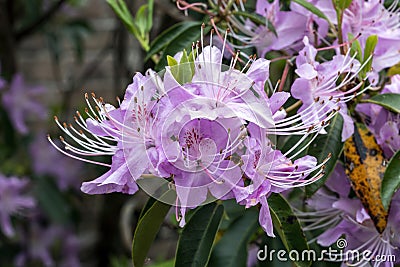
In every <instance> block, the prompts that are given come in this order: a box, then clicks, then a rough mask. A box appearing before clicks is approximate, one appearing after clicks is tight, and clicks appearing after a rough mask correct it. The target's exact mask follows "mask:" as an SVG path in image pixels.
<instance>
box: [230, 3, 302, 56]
mask: <svg viewBox="0 0 400 267" xmlns="http://www.w3.org/2000/svg"><path fill="white" fill-rule="evenodd" d="M255 12H256V13H257V14H258V15H261V16H263V17H265V19H266V22H267V23H271V24H272V27H273V28H274V29H275V30H274V31H275V32H274V31H272V30H271V29H270V27H268V26H267V25H256V24H254V23H253V22H251V21H250V20H248V19H247V20H244V21H243V20H241V19H240V18H237V17H234V16H232V17H230V22H231V24H232V26H233V27H235V28H237V29H239V30H240V31H241V32H242V34H236V33H235V31H234V30H233V29H232V30H231V33H230V34H231V35H232V36H233V37H235V38H236V39H238V40H239V41H241V42H242V43H244V44H245V45H244V46H234V47H236V48H243V47H248V46H253V47H256V48H257V52H258V53H257V54H258V55H259V56H261V57H264V56H265V54H266V53H267V52H268V51H271V50H281V49H287V51H291V50H293V51H296V47H297V46H298V42H299V41H301V39H302V38H303V37H304V36H305V35H306V31H307V28H306V26H307V18H306V17H305V16H304V15H302V14H299V13H296V12H292V11H281V10H280V6H279V0H274V1H273V2H272V3H270V2H269V1H268V0H257V5H256V11H255Z"/></svg>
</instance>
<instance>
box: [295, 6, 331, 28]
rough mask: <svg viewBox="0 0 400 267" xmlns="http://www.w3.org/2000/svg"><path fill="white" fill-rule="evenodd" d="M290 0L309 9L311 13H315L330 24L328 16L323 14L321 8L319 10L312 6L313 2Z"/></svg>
mask: <svg viewBox="0 0 400 267" xmlns="http://www.w3.org/2000/svg"><path fill="white" fill-rule="evenodd" d="M292 1H293V2H295V3H297V4H299V5H301V6H303V7H304V8H305V9H307V10H309V11H311V13H313V14H315V15H317V16H318V17H320V18H321V19H324V20H326V21H327V22H328V23H329V24H332V23H331V22H330V20H329V19H328V17H327V16H325V14H324V13H323V12H322V11H321V10H319V9H318V8H317V7H316V6H314V5H313V4H311V3H309V2H307V1H306V0H292Z"/></svg>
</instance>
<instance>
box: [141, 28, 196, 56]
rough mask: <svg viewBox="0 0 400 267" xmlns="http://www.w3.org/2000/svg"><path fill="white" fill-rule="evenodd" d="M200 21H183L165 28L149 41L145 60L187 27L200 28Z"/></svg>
mask: <svg viewBox="0 0 400 267" xmlns="http://www.w3.org/2000/svg"><path fill="white" fill-rule="evenodd" d="M200 26H201V22H199V21H184V22H180V23H177V24H175V25H174V26H172V27H171V28H169V29H167V30H165V31H164V32H162V33H161V34H159V35H158V36H157V38H156V39H154V41H153V42H152V43H151V45H150V50H149V52H147V55H146V58H145V61H147V60H148V59H149V58H150V57H151V56H153V55H154V54H156V53H158V52H160V51H161V50H162V49H163V48H165V47H166V46H167V45H169V44H170V43H171V42H172V41H173V40H174V39H175V38H176V37H178V36H179V35H180V34H182V33H183V32H185V31H186V30H187V29H189V28H193V29H194V28H197V29H198V30H200Z"/></svg>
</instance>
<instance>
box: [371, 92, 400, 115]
mask: <svg viewBox="0 0 400 267" xmlns="http://www.w3.org/2000/svg"><path fill="white" fill-rule="evenodd" d="M363 102H368V103H373V104H377V105H380V106H382V107H384V108H386V109H387V110H390V111H392V112H395V113H400V94H393V93H389V94H382V95H376V96H373V97H371V98H370V99H366V100H364V101H363Z"/></svg>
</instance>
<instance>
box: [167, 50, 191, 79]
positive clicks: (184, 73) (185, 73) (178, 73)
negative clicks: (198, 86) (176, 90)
mask: <svg viewBox="0 0 400 267" xmlns="http://www.w3.org/2000/svg"><path fill="white" fill-rule="evenodd" d="M167 62H168V66H169V67H170V70H171V73H172V75H173V76H174V78H175V80H176V81H177V82H178V83H179V84H185V83H187V82H190V81H191V80H192V78H193V74H194V63H193V58H192V59H191V60H190V59H189V58H188V55H187V52H186V50H185V49H184V50H183V52H182V57H181V60H180V61H179V63H178V62H177V61H176V60H175V58H173V57H171V56H167Z"/></svg>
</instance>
